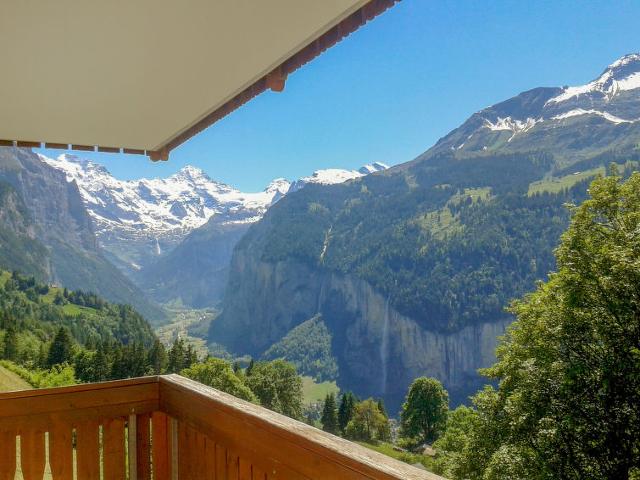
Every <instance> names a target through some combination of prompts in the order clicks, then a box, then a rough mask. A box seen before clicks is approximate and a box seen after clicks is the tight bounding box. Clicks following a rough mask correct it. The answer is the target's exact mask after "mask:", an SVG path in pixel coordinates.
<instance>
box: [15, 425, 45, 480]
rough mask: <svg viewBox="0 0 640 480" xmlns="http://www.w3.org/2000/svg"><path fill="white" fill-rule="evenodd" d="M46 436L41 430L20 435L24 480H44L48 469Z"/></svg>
mask: <svg viewBox="0 0 640 480" xmlns="http://www.w3.org/2000/svg"><path fill="white" fill-rule="evenodd" d="M45 453H46V446H45V435H44V432H43V431H41V430H30V429H28V430H23V431H22V432H21V433H20V460H21V463H22V476H23V477H24V480H42V476H43V475H44V470H45V467H46V457H45Z"/></svg>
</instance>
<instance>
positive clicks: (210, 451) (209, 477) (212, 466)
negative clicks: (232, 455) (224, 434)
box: [204, 436, 216, 480]
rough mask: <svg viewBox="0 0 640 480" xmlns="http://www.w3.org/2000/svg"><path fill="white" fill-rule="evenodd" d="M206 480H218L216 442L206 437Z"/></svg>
mask: <svg viewBox="0 0 640 480" xmlns="http://www.w3.org/2000/svg"><path fill="white" fill-rule="evenodd" d="M204 464H205V477H204V479H205V480H216V442H214V441H213V440H212V439H210V438H209V437H207V436H204Z"/></svg>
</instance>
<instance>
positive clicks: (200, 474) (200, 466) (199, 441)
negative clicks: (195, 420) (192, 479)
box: [192, 431, 207, 480]
mask: <svg viewBox="0 0 640 480" xmlns="http://www.w3.org/2000/svg"><path fill="white" fill-rule="evenodd" d="M194 438H195V442H193V454H192V458H193V463H194V465H195V474H196V478H197V479H198V480H205V479H206V478H207V462H206V460H205V458H206V455H207V443H206V437H205V436H204V435H203V434H202V433H200V432H197V431H196V432H195V436H194Z"/></svg>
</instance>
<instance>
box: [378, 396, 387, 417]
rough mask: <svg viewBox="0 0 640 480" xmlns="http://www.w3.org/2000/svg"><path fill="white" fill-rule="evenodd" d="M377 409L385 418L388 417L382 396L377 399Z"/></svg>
mask: <svg viewBox="0 0 640 480" xmlns="http://www.w3.org/2000/svg"><path fill="white" fill-rule="evenodd" d="M378 410H380V413H381V414H382V415H384V416H385V418H389V415H387V409H386V408H385V406H384V400H383V399H382V398H379V399H378Z"/></svg>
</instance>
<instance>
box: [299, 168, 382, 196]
mask: <svg viewBox="0 0 640 480" xmlns="http://www.w3.org/2000/svg"><path fill="white" fill-rule="evenodd" d="M388 168H389V166H388V165H386V164H384V163H382V162H374V163H370V164H367V165H364V166H362V167H360V168H359V169H358V170H344V169H341V168H327V169H324V170H316V171H315V172H313V173H312V174H311V175H309V176H308V177H302V178H300V179H299V180H296V181H294V182H292V183H291V186H290V187H289V191H288V192H287V193H290V192H295V191H296V190H300V189H301V188H302V187H304V186H305V185H307V184H310V183H315V184H321V185H333V184H336V183H343V182H346V181H349V180H353V179H356V178H360V177H364V176H365V175H369V174H370V173H375V172H381V171H382V170H386V169H388Z"/></svg>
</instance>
